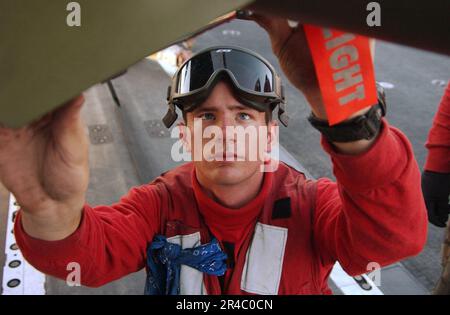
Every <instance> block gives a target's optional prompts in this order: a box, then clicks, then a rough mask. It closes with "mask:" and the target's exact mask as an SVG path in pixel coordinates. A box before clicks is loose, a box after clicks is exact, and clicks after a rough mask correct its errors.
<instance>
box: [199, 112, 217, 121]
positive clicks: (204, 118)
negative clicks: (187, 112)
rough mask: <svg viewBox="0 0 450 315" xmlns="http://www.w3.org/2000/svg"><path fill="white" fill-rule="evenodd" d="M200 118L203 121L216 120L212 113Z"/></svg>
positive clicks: (202, 115) (204, 114)
mask: <svg viewBox="0 0 450 315" xmlns="http://www.w3.org/2000/svg"><path fill="white" fill-rule="evenodd" d="M200 118H201V119H203V120H213V119H214V115H213V114H211V113H203V114H201V115H200Z"/></svg>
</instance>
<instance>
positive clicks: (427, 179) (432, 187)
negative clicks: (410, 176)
mask: <svg viewBox="0 0 450 315" xmlns="http://www.w3.org/2000/svg"><path fill="white" fill-rule="evenodd" d="M422 191H423V197H424V199H425V203H426V206H427V210H428V220H429V221H430V223H432V224H434V225H435V226H437V227H445V226H446V223H447V220H448V215H449V213H450V205H449V195H450V173H436V172H431V171H427V170H425V171H424V172H423V173H422Z"/></svg>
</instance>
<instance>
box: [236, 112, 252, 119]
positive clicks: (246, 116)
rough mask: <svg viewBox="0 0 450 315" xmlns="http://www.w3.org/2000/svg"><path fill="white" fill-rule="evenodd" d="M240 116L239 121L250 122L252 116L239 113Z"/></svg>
mask: <svg viewBox="0 0 450 315" xmlns="http://www.w3.org/2000/svg"><path fill="white" fill-rule="evenodd" d="M238 116H239V119H242V120H249V119H250V115H249V114H246V113H239V114H238Z"/></svg>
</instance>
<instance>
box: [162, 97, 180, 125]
mask: <svg viewBox="0 0 450 315" xmlns="http://www.w3.org/2000/svg"><path fill="white" fill-rule="evenodd" d="M177 118H178V114H177V112H176V110H175V106H174V105H173V103H170V104H169V109H168V110H167V113H166V114H165V115H164V117H163V119H162V121H163V123H164V126H166V128H170V127H171V126H172V125H173V123H174V122H175V121H176V120H177Z"/></svg>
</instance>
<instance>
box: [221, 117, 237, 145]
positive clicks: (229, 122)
mask: <svg viewBox="0 0 450 315" xmlns="http://www.w3.org/2000/svg"><path fill="white" fill-rule="evenodd" d="M235 123H236V122H235V120H234V119H233V117H232V116H231V115H223V116H222V117H221V119H220V120H219V122H218V127H219V128H220V129H221V130H222V137H223V140H225V139H228V138H227V135H228V134H227V133H228V132H229V133H230V135H228V136H230V137H233V134H234V132H233V131H232V130H230V129H233V128H232V127H235ZM227 129H228V131H227ZM231 139H232V138H231ZM229 140H230V139H229Z"/></svg>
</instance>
